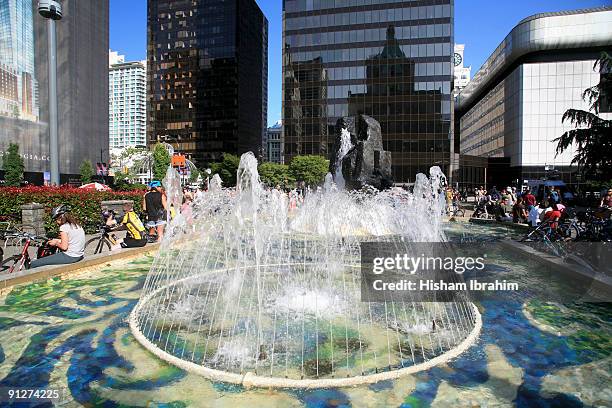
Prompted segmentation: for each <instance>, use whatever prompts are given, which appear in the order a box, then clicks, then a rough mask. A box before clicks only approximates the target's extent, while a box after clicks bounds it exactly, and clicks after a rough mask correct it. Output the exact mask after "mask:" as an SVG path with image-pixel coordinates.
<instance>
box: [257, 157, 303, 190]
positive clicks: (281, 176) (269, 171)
mask: <svg viewBox="0 0 612 408" xmlns="http://www.w3.org/2000/svg"><path fill="white" fill-rule="evenodd" d="M258 170H259V177H260V178H261V181H262V182H263V183H264V184H267V185H268V186H270V187H276V186H280V187H290V186H291V185H293V184H294V183H295V179H294V178H293V176H292V175H291V174H290V173H289V166H287V165H285V164H278V163H271V162H266V163H262V164H260V165H259V169H258Z"/></svg>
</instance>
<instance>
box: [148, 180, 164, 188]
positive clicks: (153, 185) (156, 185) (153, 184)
mask: <svg viewBox="0 0 612 408" xmlns="http://www.w3.org/2000/svg"><path fill="white" fill-rule="evenodd" d="M149 187H151V188H157V187H161V183H160V182H159V181H152V182H150V183H149Z"/></svg>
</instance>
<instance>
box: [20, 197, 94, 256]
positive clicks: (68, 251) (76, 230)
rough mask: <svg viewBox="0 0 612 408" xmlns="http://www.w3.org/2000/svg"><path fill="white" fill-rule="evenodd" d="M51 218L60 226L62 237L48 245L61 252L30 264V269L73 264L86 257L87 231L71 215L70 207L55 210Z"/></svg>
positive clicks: (52, 240)
mask: <svg viewBox="0 0 612 408" xmlns="http://www.w3.org/2000/svg"><path fill="white" fill-rule="evenodd" d="M51 218H52V219H53V220H54V221H55V222H56V223H57V225H59V231H60V237H59V238H56V239H51V240H49V241H48V242H47V245H50V246H52V247H57V248H58V249H59V250H60V252H57V253H56V254H54V255H50V256H47V257H44V258H40V259H35V260H33V261H32V262H31V263H30V268H39V267H41V266H47V265H65V264H72V263H75V262H79V261H80V260H82V259H83V256H84V255H85V231H84V230H83V228H82V227H81V225H80V224H79V222H78V221H77V219H76V218H75V217H74V216H73V215H72V214H71V213H70V207H68V206H67V205H60V206H59V207H56V208H54V209H53V211H52V212H51Z"/></svg>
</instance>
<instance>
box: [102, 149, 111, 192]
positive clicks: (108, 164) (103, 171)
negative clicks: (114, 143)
mask: <svg viewBox="0 0 612 408" xmlns="http://www.w3.org/2000/svg"><path fill="white" fill-rule="evenodd" d="M105 151H108V149H100V166H102V164H103V163H104V157H103V156H104V152H105ZM108 153H109V156H108V157H109V159H110V151H109V152H108ZM106 164H107V166H106V169H108V168H110V160H109V163H106ZM106 171H108V170H105V169H104V168H102V181H103V183H104V184H106V177H105V174H104V173H105V172H106Z"/></svg>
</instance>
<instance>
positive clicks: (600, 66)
mask: <svg viewBox="0 0 612 408" xmlns="http://www.w3.org/2000/svg"><path fill="white" fill-rule="evenodd" d="M593 70H595V71H598V72H601V80H600V82H599V83H598V84H597V85H595V86H593V87H591V88H588V89H586V90H585V91H584V92H583V93H582V99H583V100H584V101H585V102H587V103H588V104H589V111H585V110H580V109H568V110H567V111H565V113H564V114H563V118H562V122H564V123H565V122H566V121H569V122H570V123H572V124H573V125H574V127H576V129H572V130H568V131H567V132H565V133H564V134H563V135H561V136H560V137H558V138H556V139H554V140H553V141H554V142H557V148H556V155H557V156H558V155H559V154H561V153H563V152H564V151H565V150H567V149H568V148H569V147H570V146H575V149H576V154H575V155H574V157H573V159H572V164H576V165H577V166H578V169H579V170H580V171H582V173H583V174H584V175H585V176H586V177H589V178H593V179H594V180H603V179H609V178H610V176H611V175H612V170H611V169H612V120H606V119H603V118H601V117H600V116H598V115H599V113H600V112H602V111H605V112H609V111H610V109H611V108H612V56H610V54H608V53H606V52H602V53H601V55H600V57H599V59H597V61H595V64H594V65H593Z"/></svg>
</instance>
